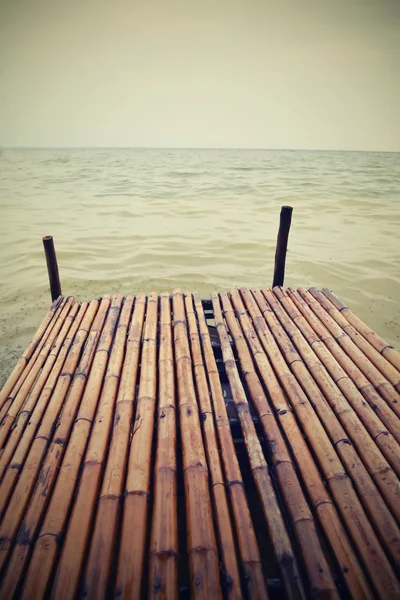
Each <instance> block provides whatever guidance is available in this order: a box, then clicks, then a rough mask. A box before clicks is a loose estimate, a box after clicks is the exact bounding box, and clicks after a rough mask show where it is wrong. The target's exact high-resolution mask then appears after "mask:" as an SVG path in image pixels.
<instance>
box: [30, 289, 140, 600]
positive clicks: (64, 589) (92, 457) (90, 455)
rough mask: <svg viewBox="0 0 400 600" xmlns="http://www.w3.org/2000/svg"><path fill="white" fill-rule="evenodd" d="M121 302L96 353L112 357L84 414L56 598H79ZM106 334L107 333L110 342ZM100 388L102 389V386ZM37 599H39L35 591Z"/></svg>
mask: <svg viewBox="0 0 400 600" xmlns="http://www.w3.org/2000/svg"><path fill="white" fill-rule="evenodd" d="M121 302H122V298H121V297H118V301H115V302H113V303H112V305H111V308H110V311H109V319H110V315H111V313H112V315H111V319H110V321H111V323H110V330H109V331H108V330H107V328H106V327H105V328H104V331H103V335H102V340H101V344H100V346H99V349H98V350H97V355H98V354H99V352H103V354H104V351H105V352H106V353H107V354H108V355H109V360H108V364H107V370H106V372H105V374H103V372H100V373H99V376H98V379H97V381H99V382H101V381H102V382H103V385H102V388H101V394H100V397H99V398H98V400H97V398H96V396H98V394H97V390H96V393H93V394H92V398H91V400H92V402H91V404H92V407H91V409H90V413H89V412H86V415H85V420H87V421H92V422H93V426H92V429H91V432H90V438H89V442H88V446H87V450H86V453H85V456H84V459H83V463H82V468H81V476H80V481H79V484H78V488H77V491H76V493H75V501H74V505H73V508H72V513H71V517H70V519H69V523H68V528H67V531H66V535H65V541H64V544H63V549H62V553H61V556H60V558H59V561H58V568H57V572H56V576H55V581H54V584H53V592H52V593H53V595H54V597H55V598H59V597H61V596H62V597H63V598H74V597H75V596H76V593H77V591H78V583H79V577H80V574H81V572H82V568H83V564H84V559H85V554H86V549H87V546H88V542H89V535H90V526H91V522H92V518H93V515H94V511H95V507H96V500H97V496H98V493H99V487H100V483H101V476H102V474H103V466H104V463H105V460H106V456H107V446H108V442H109V438H110V433H111V425H112V419H113V415H114V408H115V401H116V398H117V392H118V384H119V380H120V374H121V369H122V364H123V360H124V354H125V340H126V335H127V331H128V325H129V321H130V316H131V311H132V305H133V296H127V297H126V299H125V301H124V303H123V306H122V309H121ZM105 334H107V341H106V336H105ZM105 343H107V348H104V349H103V344H105ZM111 344H112V350H111V352H110V349H111ZM95 367H96V365H93V368H95ZM96 375H97V373H96ZM96 383H97V382H96ZM98 389H99V390H100V386H99V388H98ZM42 539H43V538H42ZM25 589H26V591H27V595H28V593H29V594H31V593H32V591H35V588H34V587H33V586H31V585H29V580H28V582H27V584H26V587H25ZM35 596H37V594H36V591H35Z"/></svg>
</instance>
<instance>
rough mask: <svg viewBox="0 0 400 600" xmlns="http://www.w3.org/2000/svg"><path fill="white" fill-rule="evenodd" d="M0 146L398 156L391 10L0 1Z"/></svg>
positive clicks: (391, 1) (283, 2)
mask: <svg viewBox="0 0 400 600" xmlns="http://www.w3.org/2000/svg"><path fill="white" fill-rule="evenodd" d="M0 146H3V147H6V146H45V147H48V146H58V147H60V146H73V147H74V146H90V147H93V146H124V147H127V146H132V147H141V146H155V147H206V148H208V147H210V148H214V147H218V148H230V147H233V148H304V149H305V148H310V149H343V150H387V151H400V0H130V1H129V2H127V1H123V0H0Z"/></svg>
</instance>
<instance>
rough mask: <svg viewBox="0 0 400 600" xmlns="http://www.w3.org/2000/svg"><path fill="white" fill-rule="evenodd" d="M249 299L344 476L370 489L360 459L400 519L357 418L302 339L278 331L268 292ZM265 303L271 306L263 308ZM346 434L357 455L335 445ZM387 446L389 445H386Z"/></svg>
mask: <svg viewBox="0 0 400 600" xmlns="http://www.w3.org/2000/svg"><path fill="white" fill-rule="evenodd" d="M253 295H254V297H255V299H256V301H257V304H258V306H259V308H260V310H261V312H262V314H263V316H264V318H265V320H266V322H267V324H268V326H269V328H270V330H271V332H272V334H273V335H274V337H275V339H276V340H277V341H278V344H279V346H280V348H281V351H282V352H283V354H284V356H285V359H286V362H287V364H288V365H289V366H290V367H291V368H292V372H293V373H294V375H295V376H296V378H297V380H298V381H299V383H300V385H302V387H303V389H304V391H305V392H306V394H307V395H308V397H309V398H310V400H311V401H312V403H313V405H314V407H315V410H316V412H317V413H318V415H319V417H320V419H321V421H322V422H323V424H324V427H325V429H326V431H327V432H328V433H329V435H330V437H331V439H332V441H333V443H334V445H335V446H336V447H337V448H338V454H339V456H340V457H341V458H342V460H343V463H344V465H345V466H346V468H347V470H348V472H351V473H353V474H354V473H355V470H356V469H357V471H359V472H361V473H362V474H363V481H365V482H366V484H367V486H368V488H367V489H371V484H372V482H371V481H369V480H368V479H366V478H365V475H366V473H364V469H363V466H362V463H361V461H360V457H361V459H362V462H363V463H364V465H365V468H366V469H367V470H368V473H369V475H370V476H371V477H372V479H373V480H374V482H375V484H376V485H377V487H378V488H379V490H380V492H381V494H382V496H383V498H385V500H386V502H387V504H388V505H389V506H390V507H391V509H392V512H393V514H395V515H396V516H399V517H400V512H398V509H399V502H398V501H399V499H400V484H399V480H398V477H397V476H396V474H395V472H394V471H393V470H392V468H391V467H390V466H389V464H388V462H387V461H386V460H385V458H384V457H383V455H382V453H381V452H380V450H379V449H378V447H377V445H376V444H375V442H374V440H373V439H372V438H371V437H370V435H369V434H368V432H367V430H366V429H365V427H364V426H363V424H362V422H361V421H360V419H359V418H358V416H357V414H356V413H355V411H353V409H352V408H351V407H350V405H349V403H348V402H347V400H346V398H345V397H344V396H343V394H342V393H341V391H340V390H339V388H338V387H337V386H336V385H335V383H334V382H333V380H332V379H331V378H330V377H329V375H328V373H327V371H326V370H325V368H324V366H323V365H322V363H321V362H320V361H319V359H318V357H317V356H316V354H315V353H314V351H313V349H312V348H310V347H309V346H308V344H307V342H306V341H305V340H304V338H303V336H302V335H301V334H300V335H297V336H296V335H292V336H291V337H290V338H289V334H288V332H287V331H286V329H284V328H283V327H282V325H281V323H280V322H279V321H278V319H277V316H276V315H275V314H274V312H273V311H272V306H273V307H274V308H275V310H277V305H278V302H277V300H276V299H275V298H274V296H273V294H272V292H271V291H270V290H264V293H263V294H262V293H261V291H259V290H254V291H253ZM267 301H268V302H270V303H271V304H267ZM281 318H282V314H281ZM284 323H285V325H286V326H288V323H287V320H284ZM289 329H290V327H289ZM291 331H293V330H291ZM299 333H300V332H299ZM290 341H291V342H293V344H294V347H295V348H297V350H298V351H299V353H300V354H297V352H296V350H295V348H294V347H293V346H291V345H290ZM300 355H301V356H300ZM303 361H304V362H303ZM306 366H307V368H306ZM317 384H318V386H319V388H318V386H317ZM325 400H327V402H328V404H329V406H330V407H331V410H332V411H333V412H334V413H335V415H336V416H337V417H338V421H340V423H341V425H342V426H343V428H342V427H341V426H339V424H338V421H335V420H334V419H333V418H332V414H331V411H330V410H329V408H328V407H327V403H326V402H325ZM369 416H370V421H372V420H373V419H375V421H376V422H375V421H374V422H373V425H374V426H375V427H374V429H373V431H374V437H375V438H377V444H378V445H379V448H381V449H383V450H391V452H388V455H389V457H390V458H391V459H392V460H393V463H394V465H396V464H397V466H400V454H399V450H400V448H399V447H398V444H397V442H396V441H395V440H394V438H393V437H392V436H390V438H391V439H389V440H388V442H389V443H386V444H385V445H383V444H380V440H382V439H383V440H384V438H382V436H381V435H380V434H382V433H386V434H387V435H386V438H389V432H388V431H387V430H386V429H385V428H384V427H383V425H382V423H381V422H380V421H379V419H378V418H377V417H376V415H374V413H373V412H372V411H371V414H370V415H369ZM371 426H372V425H371ZM346 434H347V435H348V436H349V438H350V439H351V441H352V442H353V443H354V445H355V447H356V448H357V449H358V453H359V454H357V452H356V450H355V448H354V447H353V446H352V445H350V444H338V441H340V440H344V439H345V438H346ZM377 436H378V437H377ZM384 441H385V440H384ZM390 442H392V443H391V444H390ZM396 446H397V448H396ZM396 451H397V455H396ZM359 455H360V457H359ZM353 478H354V477H353ZM354 480H355V483H356V486H357V485H359V480H358V479H355V478H354ZM364 485H365V483H364ZM360 495H361V494H360ZM374 496H376V495H374ZM382 504H383V503H382ZM374 508H375V507H374ZM366 509H367V510H368V509H369V505H368V504H366ZM399 541H400V532H399Z"/></svg>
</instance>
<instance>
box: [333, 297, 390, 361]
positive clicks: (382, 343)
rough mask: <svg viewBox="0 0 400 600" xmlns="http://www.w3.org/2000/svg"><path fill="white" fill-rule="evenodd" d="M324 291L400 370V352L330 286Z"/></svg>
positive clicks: (361, 332) (368, 339)
mask: <svg viewBox="0 0 400 600" xmlns="http://www.w3.org/2000/svg"><path fill="white" fill-rule="evenodd" d="M322 293H323V294H324V295H325V296H326V297H327V298H328V300H330V301H331V302H332V304H333V305H334V306H335V308H337V310H339V311H340V312H341V314H342V315H343V316H344V317H345V318H346V320H347V321H348V322H349V323H350V324H351V325H353V327H354V328H355V329H356V330H357V331H358V333H360V334H361V335H362V336H363V337H364V338H365V339H366V340H367V341H368V342H369V343H370V344H371V345H372V346H373V347H374V348H375V350H377V351H378V352H379V353H380V354H382V356H384V357H385V358H386V360H388V361H389V362H390V363H391V364H392V365H393V366H394V367H395V368H396V369H397V371H400V352H398V351H397V350H395V349H394V348H393V346H391V345H390V344H388V342H387V341H386V340H384V339H383V338H381V337H380V336H379V335H377V334H376V333H375V332H374V331H372V329H370V327H368V325H366V324H365V323H364V322H363V321H362V320H361V319H360V318H359V317H357V315H355V314H354V313H353V311H352V310H350V308H349V307H348V306H346V305H345V304H344V303H343V302H342V301H341V300H339V298H338V297H337V296H336V295H335V294H334V293H333V292H332V291H331V290H329V289H328V288H324V289H323V290H322Z"/></svg>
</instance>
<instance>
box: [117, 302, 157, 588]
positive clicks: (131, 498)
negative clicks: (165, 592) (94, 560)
mask: <svg viewBox="0 0 400 600" xmlns="http://www.w3.org/2000/svg"><path fill="white" fill-rule="evenodd" d="M158 301H159V299H158V295H157V294H155V293H153V294H151V295H150V296H149V297H148V300H147V312H146V322H145V328H144V339H143V347H142V360H141V362H142V366H141V372H140V381H139V391H138V400H137V407H136V415H135V421H134V427H133V431H132V440H131V446H130V452H129V462H128V472H127V477H126V487H125V501H124V508H123V518H122V531H121V543H120V550H119V559H118V569H117V580H116V587H117V589H118V594H119V597H120V598H126V599H128V598H140V594H141V589H142V580H143V564H144V560H145V540H146V535H147V529H148V522H147V515H148V509H149V495H150V474H151V471H152V468H151V465H152V445H153V435H154V421H155V419H154V415H155V411H156V404H157V322H158ZM132 532H134V535H133V533H132ZM133 556H134V557H135V560H132V557H133Z"/></svg>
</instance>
